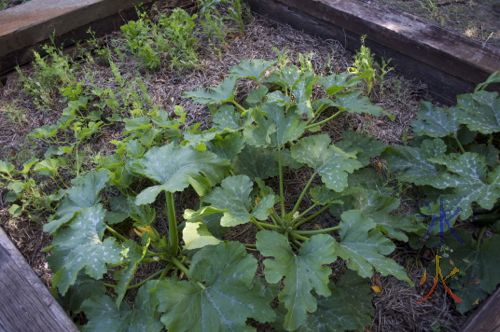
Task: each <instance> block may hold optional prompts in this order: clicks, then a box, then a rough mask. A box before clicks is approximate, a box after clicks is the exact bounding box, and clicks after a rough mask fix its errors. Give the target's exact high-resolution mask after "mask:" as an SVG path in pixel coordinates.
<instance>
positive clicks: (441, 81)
mask: <svg viewBox="0 0 500 332" xmlns="http://www.w3.org/2000/svg"><path fill="white" fill-rule="evenodd" d="M249 2H250V4H251V5H252V9H253V10H255V11H256V12H258V13H261V14H263V15H267V16H269V17H271V18H273V19H275V20H277V21H281V22H284V23H288V24H290V25H292V26H293V27H295V28H297V29H301V30H304V31H306V32H308V33H311V34H315V35H319V36H322V37H324V38H331V39H336V40H339V41H340V42H342V43H343V44H344V46H345V47H346V48H347V49H349V50H351V51H355V50H356V49H358V48H359V45H360V41H359V40H360V37H361V36H362V35H367V45H368V46H370V47H371V48H372V49H373V50H374V51H375V52H376V53H377V54H378V55H379V56H383V57H385V58H391V59H392V63H393V64H395V65H396V67H397V70H398V71H400V72H402V73H403V74H405V75H406V76H408V77H410V78H416V79H419V80H421V81H423V82H425V83H427V84H428V86H429V91H430V92H431V93H432V94H433V95H434V97H435V98H436V99H438V100H440V101H443V102H446V103H454V102H455V96H456V95H457V94H460V93H464V92H470V91H471V90H472V89H473V87H474V86H475V85H476V84H477V83H480V82H482V81H484V80H485V79H486V78H487V77H488V76H489V75H490V74H491V73H493V72H494V71H496V70H500V50H499V49H496V48H490V47H482V45H480V44H478V43H476V42H474V41H472V40H469V39H467V38H465V37H462V36H460V35H457V34H454V33H451V32H448V31H446V30H443V29H441V28H439V27H437V26H435V25H432V24H427V23H425V22H423V21H421V20H420V19H419V18H417V17H415V16H413V15H410V14H405V13H401V12H396V11H394V10H391V9H387V8H380V7H377V6H375V5H373V4H370V5H367V4H365V3H362V2H360V1H356V0H351V1H342V0H249ZM496 89H498V86H497V87H496Z"/></svg>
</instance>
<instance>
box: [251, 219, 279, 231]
mask: <svg viewBox="0 0 500 332" xmlns="http://www.w3.org/2000/svg"><path fill="white" fill-rule="evenodd" d="M252 223H253V224H254V225H256V226H260V228H267V229H281V227H279V226H277V225H273V224H268V223H265V222H260V221H257V220H255V219H252Z"/></svg>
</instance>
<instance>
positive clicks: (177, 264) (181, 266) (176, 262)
mask: <svg viewBox="0 0 500 332" xmlns="http://www.w3.org/2000/svg"><path fill="white" fill-rule="evenodd" d="M170 261H171V262H172V264H174V266H175V267H176V268H178V269H179V270H180V271H181V272H182V273H184V274H185V275H186V276H187V277H188V276H189V270H188V268H187V267H186V266H184V264H182V263H181V261H180V260H178V259H177V258H175V257H171V258H170Z"/></svg>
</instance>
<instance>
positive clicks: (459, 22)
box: [361, 0, 500, 47]
mask: <svg viewBox="0 0 500 332" xmlns="http://www.w3.org/2000/svg"><path fill="white" fill-rule="evenodd" d="M361 1H363V2H366V3H373V4H377V5H383V6H387V7H389V8H393V9H397V10H401V11H405V12H408V13H410V14H413V15H416V16H418V17H420V18H421V19H423V20H425V21H428V22H431V23H435V24H438V25H440V26H441V27H443V28H445V29H447V30H450V31H454V32H457V33H460V34H462V35H464V36H466V37H468V38H471V39H473V40H476V41H478V42H480V43H481V44H482V45H483V46H491V47H500V1H499V0H361Z"/></svg>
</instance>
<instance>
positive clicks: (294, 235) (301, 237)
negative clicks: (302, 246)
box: [290, 231, 309, 241]
mask: <svg viewBox="0 0 500 332" xmlns="http://www.w3.org/2000/svg"><path fill="white" fill-rule="evenodd" d="M290 236H291V237H293V238H294V239H298V240H301V241H307V240H309V238H307V237H306V236H303V235H300V234H297V233H296V232H295V231H293V232H291V233H290Z"/></svg>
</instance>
